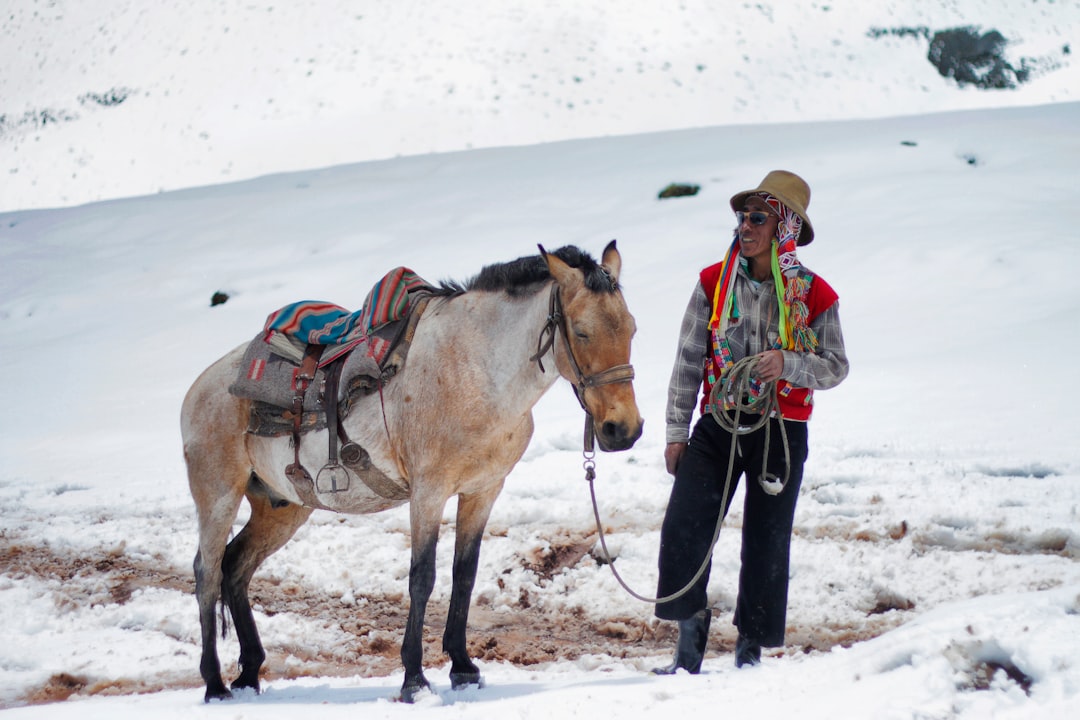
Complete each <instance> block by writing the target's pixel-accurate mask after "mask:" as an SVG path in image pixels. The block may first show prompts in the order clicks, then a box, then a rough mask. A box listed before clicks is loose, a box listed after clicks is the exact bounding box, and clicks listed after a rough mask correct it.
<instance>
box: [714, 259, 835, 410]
mask: <svg viewBox="0 0 1080 720" xmlns="http://www.w3.org/2000/svg"><path fill="white" fill-rule="evenodd" d="M723 266H724V263H722V262H718V263H716V264H715V265H710V266H709V267H707V268H705V269H704V270H702V271H701V286H702V287H703V288H705V297H706V298H708V299H709V303H710V304H711V303H712V301H713V297H714V296H715V295H716V283H717V282H719V281H720V273H721V270H723ZM801 272H803V273H806V274H808V275H809V276H810V278H811V280H810V292H809V293H808V294H807V296H806V307H807V310H808V311H809V313H808V317H807V323H812V322H814V319H815V318H817V316H818V315H820V314H821V313H823V312H825V311H826V310H828V309H829V308H830V307H831V306H832V304H833V303H834V302H836V300H837V298H838V296H837V294H836V291H835V290H833V289H832V288H831V287H830V286H829V284H828V283H827V282H825V281H824V280H822V279H821V278H820V277H818V276H817V275H814V274H813V273H811V272H809V271H807V270H802V271H801ZM709 342H710V352H709V363H710V364H711V365H713V367H712V371H713V377H720V368H718V367H715V363H716V360H715V357H714V355H713V353H712V347H711V344H712V338H711V337H710V339H709ZM704 386H705V395H704V396H703V397H702V398H701V408H700V410H701V413H702V414H704V413H705V412H706V408H705V405H706V404H707V403H708V401H709V394H710V393H711V391H712V385H711V384H710V383H709V368H708V367H707V368H706V370H705V377H704ZM776 394H777V396H778V398H779V410H780V415H781V416H782V417H783V418H784V419H785V420H799V421H802V422H805V421H807V420H809V419H810V414H811V413H812V412H813V410H814V391H813V390H811V389H810V388H801V387H795V386H794V385H792V384H791V383H789V382H788V381H787V380H779V381H777V383H776Z"/></svg>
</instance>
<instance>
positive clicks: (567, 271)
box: [538, 245, 584, 290]
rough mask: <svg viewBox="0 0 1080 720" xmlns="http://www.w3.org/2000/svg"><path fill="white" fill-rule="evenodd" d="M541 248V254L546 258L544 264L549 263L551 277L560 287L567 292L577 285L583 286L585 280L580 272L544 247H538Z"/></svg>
mask: <svg viewBox="0 0 1080 720" xmlns="http://www.w3.org/2000/svg"><path fill="white" fill-rule="evenodd" d="M538 247H539V248H540V254H541V255H543V256H544V262H546V263H547V266H548V272H550V273H551V277H553V278H555V282H557V283H558V284H559V287H561V288H564V289H565V290H571V289H573V288H574V287H575V283H576V284H577V285H581V284H582V283H583V282H584V279H583V278H582V276H581V273H580V272H579V271H578V270H575V269H574V268H572V267H570V266H569V265H567V264H566V263H565V262H563V261H562V260H560V259H559V258H558V257H557V256H556V255H551V254H550V253H548V252H547V251H546V250H544V246H543V245H539V246H538Z"/></svg>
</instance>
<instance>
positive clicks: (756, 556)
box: [656, 415, 807, 647]
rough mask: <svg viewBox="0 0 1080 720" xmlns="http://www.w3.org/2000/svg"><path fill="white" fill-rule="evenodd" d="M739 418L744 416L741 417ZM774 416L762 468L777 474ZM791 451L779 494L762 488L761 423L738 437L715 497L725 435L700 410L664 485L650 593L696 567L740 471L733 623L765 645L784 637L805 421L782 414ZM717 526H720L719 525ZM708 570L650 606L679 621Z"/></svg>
mask: <svg viewBox="0 0 1080 720" xmlns="http://www.w3.org/2000/svg"><path fill="white" fill-rule="evenodd" d="M743 419H744V422H745V419H746V418H745V416H744V418H743ZM780 422H781V421H779V420H777V419H775V418H774V419H772V420H770V421H769V425H770V428H769V434H770V439H769V447H768V466H767V467H768V472H769V473H770V474H772V475H776V476H779V477H781V478H782V477H783V475H784V447H783V442H782V440H781V435H780V426H779V423H780ZM783 422H784V426H785V430H786V432H787V439H788V447H789V450H790V455H791V469H790V473H789V475H788V481H787V485H786V486H785V487H784V491H783V492H782V493H780V494H779V495H769V494H768V493H766V492H765V491H764V490H763V489H762V488H761V486H760V485H759V484H758V476H759V475H760V474H761V468H762V458H763V455H764V453H765V451H766V448H765V428H764V427H762V428H760V429H759V430H756V431H754V432H753V433H750V434H748V435H741V436H739V437H738V444H739V450H740V451H741V452H738V451H737V452H736V454H735V465H734V468H733V469H732V475H733V477H732V479H731V483H730V489H729V497H727V498H724V497H722V495H723V492H724V481H725V479H726V477H727V467H728V461H729V453H730V451H731V441H732V435H731V434H730V433H729V432H727V431H726V430H724V429H723V428H721V427H720V426H719V425H718V424H717V423H716V420H715V419H713V417H712V416H711V415H705V416H704V417H702V418H701V419H700V420H699V421H698V423H697V425H696V426H695V427H694V431H693V433H692V435H691V437H690V443H689V445H688V446H687V448H686V452H685V453H683V456H682V459H681V461H680V463H679V467H678V470H677V471H676V474H675V484H674V486H673V487H672V488H671V499H670V500H669V501H668V506H667V513H666V514H665V516H664V525H663V527H662V529H661V531H660V580H659V583H658V589H657V595H658V597H664V596H666V595H670V594H671V593H674V592H676V591H677V590H679V589H680V588H682V587H683V586H684V585H686V583H687V582H689V581H690V579H691V578H692V577H693V576H694V573H695V572H697V569H698V568H699V567H700V565H701V563H702V561H703V560H704V559H705V555H706V554H707V553H708V552H709V543H710V541H711V540H712V535H713V531H714V530H715V529H716V522H717V519H718V518H719V516H720V512H721V510H726V507H727V505H728V504H729V503H730V502H731V498H730V495H734V493H735V489H736V487H738V484H739V479H740V478H741V477H742V476H743V475H745V476H746V477H747V478H748V482H747V483H746V498H745V501H744V504H743V528H742V557H741V559H742V566H741V569H740V571H739V596H738V600H737V601H736V604H735V618H734V622H735V626H736V627H738V628H739V633H740V634H742V635H745V636H746V637H749V638H753V639H755V640H757V641H758V642H759V643H760V644H761V645H762V646H764V647H777V646H780V645H783V644H784V626H785V624H786V621H787V594H788V565H789V551H790V547H791V528H792V523H793V521H794V517H795V502H796V501H797V500H798V498H799V486H800V485H802V473H803V463H805V462H806V452H807V448H806V442H807V428H806V423H804V422H795V421H783ZM722 532H723V531H722ZM708 582H709V569H708V568H707V569H706V571H705V574H704V575H702V576H701V578H700V579H699V580H698V582H697V583H695V584H694V587H693V588H691V589H690V591H689V592H688V593H686V594H685V595H683V596H682V597H680V598H678V599H676V600H673V601H671V602H667V603H661V604H659V605H657V606H656V616H657V617H659V618H662V619H664V620H685V619H686V618H688V617H690V616H691V615H693V614H694V613H695V612H697V611H698V610H702V609H704V608H705V607H706V603H707V600H706V595H705V590H706V587H707V586H708Z"/></svg>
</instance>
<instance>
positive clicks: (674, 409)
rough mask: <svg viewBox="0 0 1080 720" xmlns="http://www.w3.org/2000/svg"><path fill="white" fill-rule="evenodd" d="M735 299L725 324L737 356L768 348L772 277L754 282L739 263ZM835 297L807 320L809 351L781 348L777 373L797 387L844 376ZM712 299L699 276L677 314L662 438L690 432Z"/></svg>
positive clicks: (680, 438) (679, 438) (775, 328)
mask: <svg viewBox="0 0 1080 720" xmlns="http://www.w3.org/2000/svg"><path fill="white" fill-rule="evenodd" d="M735 303H736V306H737V307H738V308H739V315H740V317H739V320H738V322H733V323H732V324H731V325H729V326H728V330H727V340H728V344H729V345H730V346H731V352H732V354H733V355H734V358H733V359H734V361H735V362H738V361H739V360H741V359H743V358H744V357H747V356H750V355H756V354H758V353H760V352H764V351H765V350H769V349H771V348H772V347H773V346H774V344H775V343H776V340H777V338H778V337H779V334H780V329H779V321H780V315H779V312H778V309H777V301H776V291H775V290H774V289H773V279H772V278H771V277H770V278H768V279H767V280H765V281H763V282H760V283H758V282H757V281H755V280H753V279H751V277H750V276H749V275H748V274H747V272H746V269H745V268H744V267H743V266H742V263H740V267H739V271H738V276H737V277H736V279H735ZM838 305H839V302H835V303H833V304H832V305H831V306H830V307H829V308H828V309H826V310H825V311H824V312H822V313H821V314H820V315H818V316H817V317H816V318H814V320H813V321H812V322H811V323H810V327H811V328H812V329H813V330H814V332H815V333H817V336H818V341H819V344H818V348H817V350H816V351H815V352H812V353H808V352H795V351H793V350H782V351H781V352H783V353H784V372H783V373H782V374H781V377H782V378H783V379H784V380H787V381H788V382H790V383H791V384H792V385H795V386H797V387H805V388H811V389H813V390H827V389H828V388H831V387H835V386H836V385H839V384H840V381H841V380H843V379H844V378H845V377H847V374H848V359H847V354H846V352H845V351H844V335H843V333H842V332H841V330H840V312H839V310H838V308H837V306H838ZM711 316H712V301H711V299H710V298H708V297H706V296H705V288H703V287H702V286H701V283H700V282H699V283H698V284H697V286H696V287H695V288H694V294H693V295H692V296H691V298H690V303H689V304H688V305H687V306H686V313H685V314H684V315H683V320H682V328H681V329H680V330H679V349H678V352H677V354H676V356H675V367H674V368H673V369H672V371H671V381H670V382H669V383H668V401H667V413H666V418H665V419H666V421H667V442H669V443H673V442H686V441H687V440H688V439H689V437H690V420H691V419H692V418H693V415H694V411H695V410H696V409H697V406H698V392H699V391H700V390H701V384H702V380H703V378H704V373H705V368H706V363H707V362H708V359H709V356H710V355H711V353H712V348H711V346H710V345H711V342H710V337H709V318H710V317H711Z"/></svg>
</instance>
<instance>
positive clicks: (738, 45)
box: [0, 0, 1080, 210]
mask: <svg viewBox="0 0 1080 720" xmlns="http://www.w3.org/2000/svg"><path fill="white" fill-rule="evenodd" d="M958 27H971V28H974V29H975V31H974V32H975V34H976V35H979V34H980V33H982V34H985V33H989V32H990V31H993V30H996V31H997V32H999V33H1000V34H1001V36H1002V38H1003V41H1004V42H1005V43H1006V46H1005V47H1004V49H1003V50H1002V53H1001V54H1002V56H1003V57H1004V59H1005V61H1006V62H1007V63H1008V64H1009V65H1010V66H1011V67H1012V68H1014V69H1016V70H1019V71H1020V72H1021V74H1023V75H1025V76H1026V78H1025V80H1026V81H1024V82H1020V83H1017V84H1016V87H1015V88H1014V89H1005V90H980V89H976V88H975V87H973V86H971V85H965V86H961V85H960V84H959V83H958V82H957V81H955V80H953V79H947V78H945V77H943V76H942V75H941V74H940V73H939V72H938V70H937V69H936V68H935V67H934V65H932V64H931V63H930V62H929V61H928V59H927V55H928V46H929V43H930V40H931V38H932V37H933V34H934V33H935V32H939V31H942V30H948V29H951V28H958ZM1078 29H1080V3H1075V2H1061V1H1060V0H1057V1H1055V0H1031V1H1025V2H1005V1H1003V0H908V1H906V2H905V1H903V0H820V1H818V2H779V1H778V0H773V1H772V2H713V1H710V0H679V1H678V2H661V1H659V0H627V1H626V2H621V3H611V2H606V1H605V0H543V1H537V0H472V1H470V2H466V3H434V2H430V1H429V0H365V1H364V2H356V1H354V0H353V1H350V0H296V1H295V2H289V3H273V2H269V1H267V2H251V1H250V0H186V1H185V2H177V1H176V0H171V1H169V2H161V3H151V4H139V3H132V2H130V0H100V1H98V2H93V3H86V2H70V1H68V0H48V1H45V0H8V1H7V2H6V3H5V4H4V9H3V12H2V15H0V210H14V209H26V208H34V207H53V206H64V205H72V204H81V203H85V202H89V201H94V200H100V199H106V198H114V197H121V196H131V195H141V194H149V193H155V192H159V191H162V190H170V189H176V188H182V187H191V186H201V185H209V184H217V183H222V182H228V181H232V180H239V179H243V178H249V177H254V176H258V175H263V174H267V173H274V172H280V171H286V170H297V169H310V168H318V167H326V166H330V165H338V164H343V163H351V162H357V161H362V160H370V159H376V158H388V157H394V156H398V155H412V154H423V153H430V152H444V151H453V150H461V149H467V148H479V147H491V146H504V145H525V144H534V143H540V142H549V141H556V140H563V139H568V138H582V137H594V136H603V135H622V134H633V133H641V132H649V131H657V130H669V129H679V128H690V127H703V126H714V125H730V124H755V123H776V122H792V121H802V120H821V119H844V118H868V117H881V116H891V115H909V114H922V113H927V112H935V111H942V110H953V109H965V108H980V107H998V106H1011V105H1034V104H1041V103H1047V102H1056V101H1065V100H1070V99H1077V98H1078V97H1080V63H1077V62H1076V61H1075V60H1073V49H1074V47H1075V46H1076V44H1077V43H1076V41H1077V36H1078V34H1080V30H1078ZM984 44H985V43H984ZM984 49H985V48H984Z"/></svg>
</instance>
